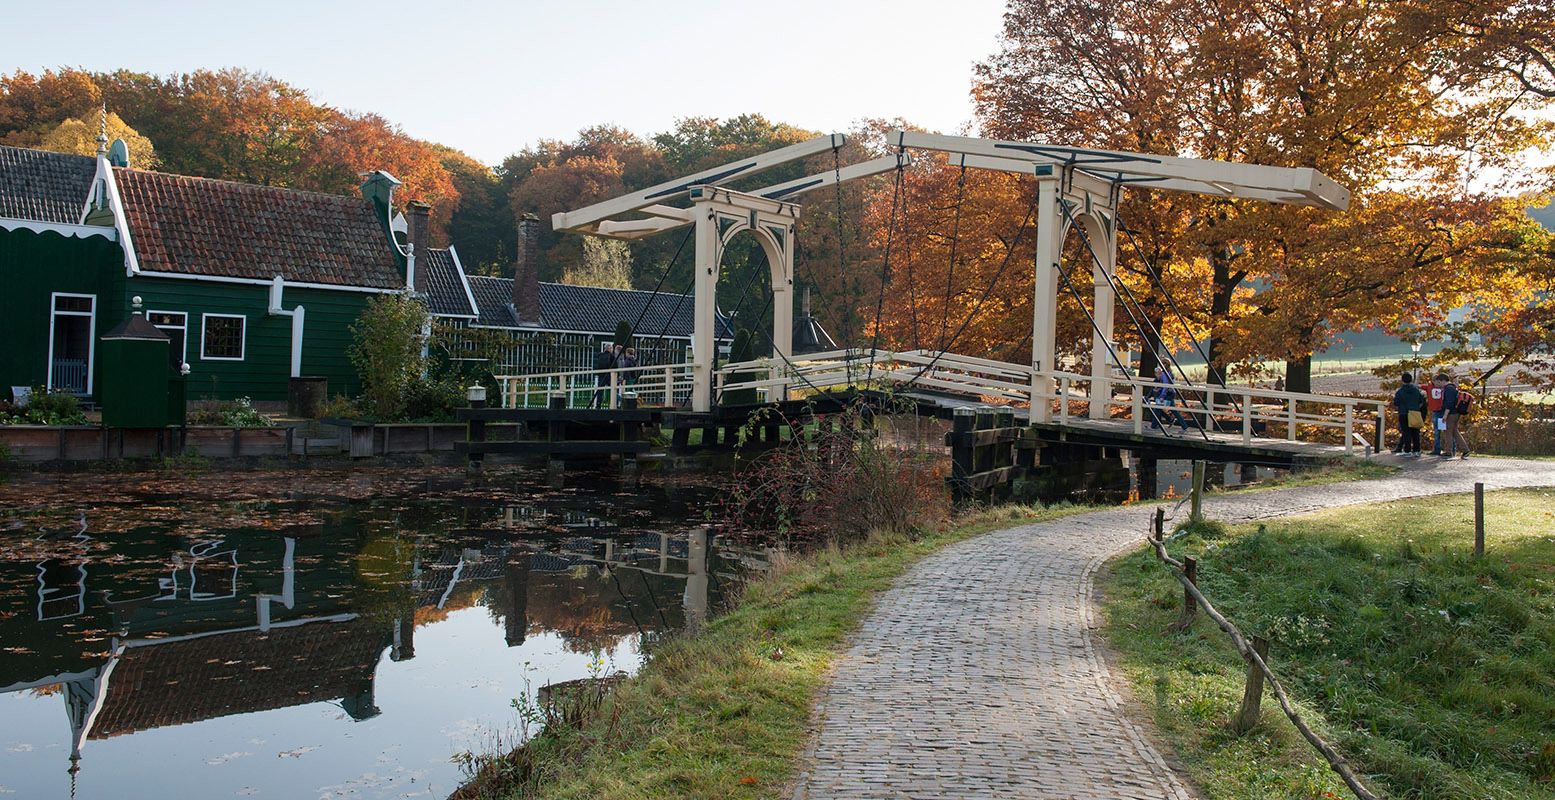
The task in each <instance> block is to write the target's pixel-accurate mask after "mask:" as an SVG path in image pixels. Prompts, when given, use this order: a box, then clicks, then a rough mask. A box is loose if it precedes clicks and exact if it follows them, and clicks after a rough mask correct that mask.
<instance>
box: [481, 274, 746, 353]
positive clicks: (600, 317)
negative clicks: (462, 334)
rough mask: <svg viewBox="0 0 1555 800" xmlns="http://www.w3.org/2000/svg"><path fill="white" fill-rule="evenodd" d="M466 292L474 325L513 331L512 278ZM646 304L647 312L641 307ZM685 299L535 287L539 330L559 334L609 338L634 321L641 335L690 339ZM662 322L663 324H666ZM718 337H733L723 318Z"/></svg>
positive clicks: (621, 291)
mask: <svg viewBox="0 0 1555 800" xmlns="http://www.w3.org/2000/svg"><path fill="white" fill-rule="evenodd" d="M470 289H471V290H472V291H473V292H474V294H475V304H476V305H477V306H478V307H479V309H480V318H479V319H478V320H477V321H476V324H478V325H493V326H497V327H515V326H516V321H515V318H514V315H513V310H512V306H511V305H510V304H511V302H512V289H513V279H512V278H484V277H477V276H474V275H472V276H470ZM645 304H646V305H647V308H648V311H647V313H646V314H645V313H643V306H644V305H645ZM694 305H695V303H694V302H693V299H692V297H691V296H690V295H678V294H669V293H659V294H654V293H653V292H644V291H639V290H636V289H601V288H599V287H597V286H572V285H570V284H565V283H542V284H540V320H541V324H540V326H539V327H541V328H545V329H549V330H558V331H578V332H582V333H597V334H600V335H604V336H609V335H610V334H613V333H615V330H616V324H617V323H619V322H621V321H622V320H625V321H626V322H627V324H631V323H634V322H637V320H638V317H639V315H640V316H641V317H642V322H641V323H640V324H638V326H637V327H638V329H639V330H638V332H639V333H640V334H644V335H646V334H652V335H654V336H657V335H659V331H660V330H663V332H664V335H665V336H680V337H686V338H689V337H690V336H691V329H692V326H693V316H694V315H693V306H694ZM666 321H667V324H666ZM716 335H717V336H718V338H721V339H728V338H730V337H731V336H732V334H731V333H730V332H729V329H728V326H727V323H726V322H725V320H724V319H723V318H721V317H720V318H719V320H718V331H717V334H716Z"/></svg>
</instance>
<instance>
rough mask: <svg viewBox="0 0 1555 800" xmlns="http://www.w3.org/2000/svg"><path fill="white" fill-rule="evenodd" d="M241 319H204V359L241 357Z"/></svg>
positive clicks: (242, 320) (242, 319)
mask: <svg viewBox="0 0 1555 800" xmlns="http://www.w3.org/2000/svg"><path fill="white" fill-rule="evenodd" d="M243 322H244V318H243V317H206V318H205V347H204V350H203V353H204V355H205V357H206V358H242V357H243Z"/></svg>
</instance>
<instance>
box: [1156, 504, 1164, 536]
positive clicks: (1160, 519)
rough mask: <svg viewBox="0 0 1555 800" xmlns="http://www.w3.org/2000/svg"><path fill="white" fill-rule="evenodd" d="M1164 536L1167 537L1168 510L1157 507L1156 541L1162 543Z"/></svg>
mask: <svg viewBox="0 0 1555 800" xmlns="http://www.w3.org/2000/svg"><path fill="white" fill-rule="evenodd" d="M1164 536H1166V509H1165V508H1162V507H1161V506H1156V507H1155V540H1156V541H1158V542H1159V541H1161V539H1162V537H1164Z"/></svg>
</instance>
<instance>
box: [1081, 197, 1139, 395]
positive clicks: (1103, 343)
mask: <svg viewBox="0 0 1555 800" xmlns="http://www.w3.org/2000/svg"><path fill="white" fill-rule="evenodd" d="M1080 223H1081V224H1083V225H1084V226H1085V235H1086V238H1088V239H1089V240H1090V242H1091V247H1092V248H1093V249H1094V250H1095V251H1096V257H1095V259H1093V260H1092V261H1091V278H1092V280H1091V282H1092V283H1093V284H1094V285H1095V287H1096V294H1095V301H1094V304H1093V305H1092V306H1091V308H1092V309H1093V310H1092V315H1093V316H1094V317H1095V318H1096V330H1094V331H1092V332H1091V396H1090V401H1091V402H1090V414H1089V416H1090V418H1091V419H1108V418H1109V417H1111V416H1112V414H1111V409H1110V408H1109V406H1111V405H1112V359H1113V353H1114V352H1116V350H1115V349H1114V348H1113V345H1112V321H1113V316H1114V315H1115V313H1116V311H1117V291H1116V290H1115V289H1113V288H1112V276H1113V275H1114V274H1116V267H1117V254H1118V244H1117V237H1116V236H1115V235H1114V228H1115V223H1114V222H1113V221H1112V220H1110V219H1106V218H1104V217H1102V216H1101V215H1100V213H1099V212H1096V211H1092V212H1091V213H1089V214H1086V215H1084V216H1082V217H1080ZM1120 357H1121V356H1120ZM1118 367H1119V368H1120V369H1122V370H1123V371H1124V372H1125V373H1126V372H1127V371H1128V365H1127V364H1126V363H1124V364H1119V365H1118Z"/></svg>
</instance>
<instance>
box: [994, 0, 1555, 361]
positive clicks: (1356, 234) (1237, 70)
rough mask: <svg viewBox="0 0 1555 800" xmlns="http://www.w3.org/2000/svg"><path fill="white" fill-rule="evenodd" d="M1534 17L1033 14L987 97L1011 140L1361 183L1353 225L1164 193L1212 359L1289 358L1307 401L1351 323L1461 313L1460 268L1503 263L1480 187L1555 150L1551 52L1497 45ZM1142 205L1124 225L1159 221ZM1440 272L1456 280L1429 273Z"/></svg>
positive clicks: (1338, 8) (1014, 31)
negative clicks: (1549, 110) (1544, 149)
mask: <svg viewBox="0 0 1555 800" xmlns="http://www.w3.org/2000/svg"><path fill="white" fill-rule="evenodd" d="M1529 6H1530V4H1528V3H1523V2H1517V1H1516V0H1498V2H1492V3H1473V4H1470V3H1461V2H1456V0H1395V1H1394V2H1387V3H1371V4H1354V3H1349V2H1344V1H1343V0H1324V2H1316V3H1306V4H1301V5H1298V6H1292V5H1290V4H1288V3H1283V2H1276V1H1275V0H1169V1H1168V2H1163V3H1158V4H1131V3H1121V2H1112V3H1102V4H1095V3H1088V2H1079V1H1078V0H1036V1H1034V2H1016V3H1013V4H1012V5H1011V8H1010V11H1009V13H1008V14H1007V18H1006V31H1005V39H1004V42H1003V43H1002V47H1001V51H1000V52H999V53H998V54H997V55H995V56H994V57H993V58H992V59H990V60H989V61H988V62H987V63H985V64H983V65H982V66H981V67H980V69H979V81H978V88H977V91H976V99H977V101H978V104H979V112H980V116H981V118H982V119H983V123H984V127H985V129H986V130H987V131H988V132H990V133H992V134H994V135H1000V136H1008V137H1011V138H1028V139H1047V140H1050V141H1054V142H1057V143H1061V144H1072V145H1092V146H1103V147H1114V148H1120V149H1131V150H1142V151H1146V152H1163V153H1175V154H1182V155H1190V156H1199V157H1208V158H1224V159H1230V160H1237V161H1246V162H1253V163H1261V164H1271V165H1276V166H1296V167H1312V168H1316V169H1319V170H1322V171H1323V172H1325V173H1327V174H1329V175H1331V176H1333V177H1335V178H1336V179H1338V180H1339V181H1340V182H1341V183H1343V184H1345V185H1347V186H1348V187H1349V188H1351V189H1352V190H1353V191H1354V193H1355V198H1354V201H1355V211H1354V212H1352V213H1349V214H1335V213H1327V212H1319V211H1314V210H1311V209H1295V208H1289V207H1281V206H1274V205H1270V204H1264V203H1256V202H1243V201H1229V200H1221V199H1215V198H1195V197H1183V198H1170V199H1168V198H1164V197H1151V198H1149V200H1150V201H1151V202H1152V204H1161V203H1162V202H1163V201H1165V204H1166V209H1165V213H1162V212H1161V211H1157V212H1156V213H1153V214H1151V215H1149V216H1144V219H1146V220H1147V221H1148V223H1149V224H1150V225H1151V226H1152V227H1154V230H1147V231H1146V232H1145V233H1146V235H1145V236H1144V237H1141V238H1145V239H1148V240H1150V241H1152V242H1153V243H1154V244H1155V247H1154V248H1153V249H1155V250H1156V255H1157V256H1159V257H1160V265H1161V266H1163V267H1166V268H1167V270H1168V272H1171V273H1188V274H1194V273H1197V274H1200V275H1202V276H1203V277H1204V278H1205V284H1206V286H1205V288H1206V289H1207V291H1200V292H1197V293H1195V294H1196V295H1197V297H1193V296H1192V295H1189V296H1188V297H1185V298H1183V299H1184V300H1188V301H1191V302H1185V303H1184V305H1185V306H1187V307H1188V308H1189V310H1190V311H1191V312H1192V314H1191V315H1192V316H1193V317H1194V318H1195V322H1196V324H1197V325H1198V326H1200V327H1202V328H1203V329H1206V330H1207V331H1208V332H1210V333H1211V334H1212V337H1211V351H1210V352H1211V356H1212V358H1213V360H1215V361H1217V362H1223V361H1225V360H1228V359H1231V358H1238V359H1255V358H1267V357H1275V358H1284V359H1286V360H1287V361H1288V368H1287V373H1288V377H1287V385H1288V386H1289V387H1290V388H1292V389H1297V390H1300V389H1304V388H1307V387H1308V386H1309V385H1310V384H1309V381H1310V358H1311V354H1312V353H1313V352H1314V351H1320V350H1322V349H1323V348H1325V347H1326V346H1327V345H1328V342H1329V338H1330V336H1331V335H1332V333H1334V332H1335V331H1336V330H1339V329H1341V328H1342V326H1346V325H1351V324H1380V325H1382V326H1384V327H1387V328H1390V329H1396V328H1398V327H1399V326H1400V325H1402V324H1404V323H1405V322H1406V321H1413V320H1414V319H1416V318H1417V316H1418V312H1419V309H1420V308H1421V307H1422V306H1424V307H1428V308H1436V307H1440V306H1451V305H1453V304H1455V303H1456V302H1458V300H1459V299H1461V297H1462V294H1461V291H1462V288H1461V281H1458V280H1455V279H1454V275H1455V274H1464V273H1467V274H1476V273H1478V272H1481V271H1484V270H1492V271H1493V270H1495V269H1498V265H1499V264H1501V263H1502V259H1500V258H1499V257H1491V256H1490V255H1489V253H1491V252H1493V251H1494V249H1495V248H1494V247H1490V248H1488V249H1487V248H1480V247H1477V246H1474V245H1471V244H1467V242H1468V241H1470V240H1473V239H1475V238H1476V231H1482V230H1489V229H1493V228H1497V227H1503V226H1504V224H1505V222H1506V221H1505V220H1495V219H1492V218H1491V216H1494V215H1496V214H1503V215H1504V214H1505V213H1506V208H1507V206H1506V205H1505V204H1497V203H1493V202H1485V198H1481V197H1478V196H1476V195H1475V193H1474V192H1472V191H1469V190H1467V189H1464V188H1463V187H1464V186H1465V183H1469V184H1470V185H1472V181H1471V180H1469V179H1470V178H1471V169H1472V168H1475V167H1484V166H1486V165H1489V166H1493V167H1495V168H1497V169H1499V170H1502V172H1503V174H1504V175H1507V176H1509V178H1510V180H1509V181H1508V182H1507V183H1506V184H1505V185H1503V186H1498V187H1497V193H1498V194H1501V195H1507V194H1515V193H1517V192H1519V191H1523V190H1528V189H1534V188H1538V187H1537V185H1536V184H1534V183H1532V182H1531V181H1529V180H1527V179H1528V178H1529V177H1530V176H1531V175H1532V173H1531V172H1530V171H1529V170H1527V169H1526V168H1525V167H1524V165H1522V164H1520V163H1519V161H1518V155H1517V154H1518V153H1520V152H1522V151H1524V150H1526V149H1527V148H1529V147H1531V146H1535V145H1538V144H1540V143H1542V142H1545V141H1547V139H1548V136H1549V130H1548V127H1549V126H1548V125H1547V124H1544V123H1541V122H1539V121H1537V118H1535V117H1533V116H1531V115H1530V113H1529V112H1532V111H1535V110H1537V109H1538V108H1539V107H1541V106H1542V104H1543V102H1544V101H1545V98H1542V96H1541V95H1539V94H1538V92H1537V91H1536V88H1537V85H1535V87H1534V88H1532V89H1531V88H1530V87H1529V85H1528V84H1529V82H1530V80H1534V81H1536V80H1537V78H1536V77H1535V78H1533V79H1530V78H1529V77H1528V76H1529V75H1530V70H1532V72H1535V73H1536V72H1537V71H1538V70H1537V68H1536V66H1537V64H1538V63H1539V62H1538V55H1539V54H1540V53H1542V52H1544V51H1543V50H1540V49H1539V47H1540V46H1541V45H1540V44H1539V41H1538V39H1537V37H1533V39H1529V38H1526V37H1524V38H1521V39H1519V40H1517V42H1516V43H1514V44H1507V45H1504V46H1493V45H1490V44H1486V42H1487V41H1488V40H1489V39H1492V38H1494V37H1492V36H1490V35H1489V34H1487V33H1485V32H1486V31H1499V32H1502V33H1505V32H1506V25H1507V19H1508V18H1509V16H1510V17H1517V16H1518V15H1519V14H1521V13H1522V12H1523V11H1525V10H1526V9H1527V8H1528V7H1529ZM1476 37H1477V38H1476ZM1545 41H1547V40H1545ZM1530 48H1532V49H1530ZM1509 54H1521V55H1522V56H1524V57H1525V60H1524V61H1523V62H1520V63H1521V65H1520V66H1515V65H1512V63H1511V61H1510V59H1511V57H1512V56H1511V55H1509ZM1406 186H1407V187H1409V188H1408V189H1403V187H1406ZM1131 200H1132V202H1131V203H1130V204H1129V205H1128V206H1127V207H1126V208H1125V222H1126V223H1127V224H1131V225H1133V226H1135V227H1141V228H1142V227H1144V226H1143V225H1141V224H1140V223H1139V222H1137V221H1135V220H1136V219H1138V218H1139V217H1140V216H1142V215H1138V210H1139V207H1138V198H1132V199H1131ZM1012 213H1013V212H1012ZM1486 215H1491V216H1486ZM1401 220H1407V221H1408V224H1407V225H1399V224H1394V223H1396V222H1398V221H1401ZM1381 230H1385V231H1386V235H1381V236H1379V235H1378V233H1379V231H1381ZM1443 240H1446V241H1450V242H1451V243H1450V244H1443V243H1442V242H1443ZM1124 258H1125V261H1124V266H1125V271H1127V270H1128V269H1129V268H1130V261H1131V257H1130V256H1129V255H1128V254H1127V253H1125V256H1124ZM1422 259H1424V263H1422ZM1437 259H1450V264H1451V268H1450V269H1447V268H1446V267H1445V264H1446V263H1448V262H1445V261H1438V260H1437ZM1141 260H1142V259H1141ZM1432 264H1442V265H1443V266H1439V267H1438V268H1437V271H1439V272H1442V273H1452V274H1443V275H1442V276H1441V277H1440V279H1437V280H1424V281H1420V280H1418V277H1419V276H1420V275H1421V274H1423V273H1428V272H1429V271H1431V269H1432V267H1431V265H1432ZM1136 266H1137V264H1136ZM1412 282H1413V283H1412ZM1255 290H1256V291H1255ZM1416 298H1418V299H1416ZM1239 337H1240V338H1239Z"/></svg>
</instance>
